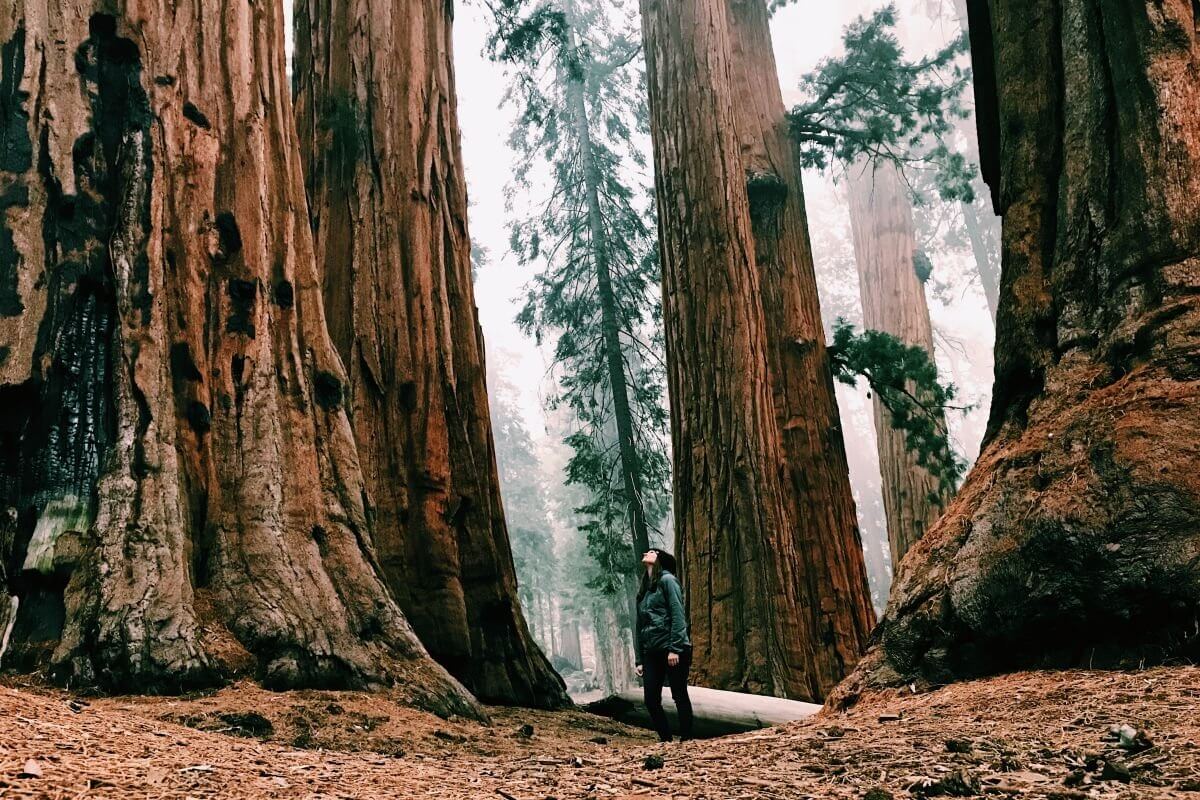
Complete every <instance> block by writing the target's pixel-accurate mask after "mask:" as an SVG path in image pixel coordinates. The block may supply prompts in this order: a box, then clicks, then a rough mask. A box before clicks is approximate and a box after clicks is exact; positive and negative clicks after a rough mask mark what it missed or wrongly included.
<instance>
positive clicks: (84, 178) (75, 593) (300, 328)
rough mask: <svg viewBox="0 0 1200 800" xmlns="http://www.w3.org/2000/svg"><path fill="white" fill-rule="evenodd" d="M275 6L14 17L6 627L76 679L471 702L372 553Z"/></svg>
mask: <svg viewBox="0 0 1200 800" xmlns="http://www.w3.org/2000/svg"><path fill="white" fill-rule="evenodd" d="M282 25H283V9H282V7H281V5H280V4H278V3H275V2H264V3H257V4H247V3H244V2H240V1H239V2H233V1H232V0H175V1H174V2H149V3H133V2H118V3H99V2H96V3H87V2H85V3H83V5H82V6H80V5H70V6H65V5H62V4H58V3H46V2H38V0H18V2H17V5H16V7H15V9H13V11H12V12H9V11H5V12H4V14H3V15H2V16H0V48H2V49H3V57H2V59H0V64H2V67H0V126H2V127H0V130H2V133H0V142H2V143H3V145H4V146H3V147H0V153H3V156H2V163H0V197H2V198H3V200H2V201H0V202H2V203H3V206H4V209H3V226H2V227H0V305H2V306H3V308H2V310H0V315H2V316H0V342H2V344H0V352H2V353H3V356H2V358H0V361H2V363H0V419H2V420H4V422H3V426H4V430H3V448H2V450H3V456H2V462H0V473H2V475H3V478H2V481H0V484H2V486H3V492H4V502H5V503H6V504H7V505H8V506H9V507H11V508H13V509H15V514H16V517H17V519H18V520H19V523H18V533H17V537H16V546H15V548H14V557H13V559H12V560H11V561H10V564H9V566H10V567H15V568H16V571H17V572H18V573H19V575H18V576H17V579H16V583H17V586H16V589H17V594H18V596H19V599H20V601H21V602H20V610H19V612H18V619H17V621H16V626H15V629H14V631H13V637H12V640H11V641H12V649H13V650H14V654H19V655H18V660H20V658H28V659H32V660H36V659H38V658H40V657H48V658H49V659H50V661H51V662H52V665H53V670H54V672H55V673H56V674H57V675H58V676H59V677H60V678H61V679H62V680H64V681H67V682H70V683H71V684H72V685H78V684H100V685H102V686H104V687H107V688H110V689H121V690H137V691H143V692H144V691H174V690H180V689H186V688H190V687H196V686H204V685H211V684H213V683H215V682H217V681H219V680H220V679H222V678H223V677H225V676H227V675H229V674H235V673H238V672H243V671H249V672H253V673H255V674H257V675H258V676H259V677H261V678H262V679H263V680H264V681H265V682H266V683H267V684H268V685H270V686H273V687H280V688H284V687H298V686H334V687H337V686H344V687H365V686H375V685H390V684H392V683H394V682H398V681H399V682H404V683H405V684H406V685H407V686H408V687H409V688H410V689H411V690H412V691H413V693H415V694H419V695H421V696H423V697H424V698H425V701H426V703H427V704H430V705H431V706H432V707H434V708H437V709H440V710H442V711H447V712H449V711H454V712H460V713H475V714H477V713H479V712H478V708H477V707H476V706H475V705H474V701H473V700H472V699H471V698H470V697H469V695H468V694H467V693H466V691H465V690H464V689H463V688H462V686H461V685H459V684H458V683H457V682H456V681H454V680H453V679H452V678H450V676H449V675H447V674H446V673H445V671H444V670H442V669H441V668H440V667H439V666H437V665H436V664H435V663H434V662H433V660H432V659H430V658H429V657H428V655H427V654H426V652H425V650H424V649H423V648H422V647H421V645H420V644H419V642H418V640H417V638H416V636H415V635H414V634H413V632H412V630H411V628H410V627H409V625H408V623H407V622H406V621H405V618H404V616H403V614H402V613H401V611H400V608H399V607H398V606H397V604H396V603H395V602H394V601H393V600H392V598H391V596H390V595H389V593H388V591H387V588H386V587H385V585H384V583H383V580H382V577H381V575H380V572H379V569H378V565H377V561H376V553H375V549H374V545H373V543H372V531H371V524H370V520H369V516H368V514H367V512H366V509H365V508H364V505H363V480H362V473H361V471H360V467H359V461H358V456H357V452H356V448H355V445H354V440H353V437H352V435H351V431H350V426H349V423H348V421H347V417H346V412H345V409H344V399H345V397H346V393H345V379H344V372H343V369H342V364H341V361H340V359H339V358H338V355H337V352H336V350H335V349H334V347H333V345H332V343H331V342H330V339H329V336H328V333H327V332H326V328H325V318H324V310H323V308H322V301H321V295H320V289H319V283H318V276H317V272H316V267H315V262H314V259H313V253H312V240H311V237H310V234H309V227H308V218H307V214H306V213H305V202H304V185H303V180H302V177H301V172H300V154H299V150H298V148H297V143H296V138H295V135H294V133H293V131H294V125H293V118H292V107H291V101H290V98H289V95H288V91H287V84H286V77H285V69H284V46H283V29H282ZM50 651H52V652H50Z"/></svg>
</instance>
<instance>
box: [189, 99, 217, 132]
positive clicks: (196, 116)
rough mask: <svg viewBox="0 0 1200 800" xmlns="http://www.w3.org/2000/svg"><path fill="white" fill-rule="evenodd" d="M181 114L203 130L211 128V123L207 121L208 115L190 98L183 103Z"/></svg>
mask: <svg viewBox="0 0 1200 800" xmlns="http://www.w3.org/2000/svg"><path fill="white" fill-rule="evenodd" d="M183 116H184V117H186V118H187V119H188V120H189V121H191V122H193V123H195V125H196V127H199V128H203V129H204V130H209V129H210V128H212V123H211V122H209V121H208V117H206V116H205V115H204V112H203V111H201V110H200V109H199V108H197V107H196V105H195V104H194V103H192V101H190V100H189V101H187V102H186V103H184V104H183Z"/></svg>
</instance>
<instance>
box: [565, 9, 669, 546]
mask: <svg viewBox="0 0 1200 800" xmlns="http://www.w3.org/2000/svg"><path fill="white" fill-rule="evenodd" d="M570 35H571V46H572V47H574V46H575V32H574V30H572V31H571V32H570ZM583 88H584V87H583V84H582V83H580V82H579V81H572V82H571V84H570V88H569V89H568V92H569V96H570V108H571V112H570V113H571V114H572V116H573V117H574V119H573V120H572V121H573V123H574V125H575V129H576V131H577V135H578V137H579V158H580V160H581V161H582V162H583V165H584V166H583V179H584V187H583V188H584V193H585V195H586V202H587V209H588V232H589V239H590V242H591V249H592V263H593V264H594V266H595V268H596V292H597V295H598V296H599V299H600V318H601V326H600V327H601V330H602V331H603V336H604V358H605V361H606V362H607V366H608V384H609V390H610V391H611V392H612V401H613V420H614V422H615V423H616V427H617V449H618V453H619V456H620V459H621V477H622V483H623V485H624V487H625V494H626V496H627V499H628V504H629V522H630V528H631V530H632V533H633V541H632V544H633V550H634V553H633V556H634V557H635V558H636V557H640V556H641V554H642V553H645V552H646V551H647V550H649V549H650V535H649V533H648V531H647V528H646V509H645V506H644V505H643V503H642V497H643V495H642V480H641V469H640V467H639V465H638V458H637V445H636V442H635V441H634V438H633V413H632V411H631V410H630V407H629V385H628V381H627V379H626V372H625V352H624V348H623V347H622V346H621V322H620V320H619V319H618V316H617V299H616V296H615V295H614V293H613V285H612V269H611V264H610V263H609V245H608V233H607V232H606V231H605V229H604V215H603V214H602V213H601V209H600V183H601V181H600V175H599V173H598V172H597V167H596V159H595V156H594V154H593V151H592V130H591V121H590V120H589V119H588V108H587V103H586V102H585V100H584V96H583ZM635 563H636V561H635Z"/></svg>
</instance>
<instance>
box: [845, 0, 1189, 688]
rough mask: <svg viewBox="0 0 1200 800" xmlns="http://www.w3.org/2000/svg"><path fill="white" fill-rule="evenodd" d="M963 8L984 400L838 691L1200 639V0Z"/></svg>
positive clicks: (1123, 656)
mask: <svg viewBox="0 0 1200 800" xmlns="http://www.w3.org/2000/svg"><path fill="white" fill-rule="evenodd" d="M969 9H970V15H971V16H970V22H971V26H970V28H971V38H972V53H973V60H974V67H975V93H976V100H977V108H978V114H979V128H980V144H981V147H980V152H981V156H982V166H983V172H984V176H985V178H986V179H987V181H988V184H989V185H990V186H991V188H992V193H993V202H994V203H995V204H996V207H997V209H998V210H999V212H1000V213H1001V214H1002V216H1003V251H1002V256H1003V261H1002V263H1003V272H1002V277H1001V285H1000V306H999V312H998V315H997V343H996V387H995V393H994V399H993V403H992V409H991V418H990V422H989V428H988V433H987V436H986V439H985V444H984V450H983V453H982V454H981V456H980V458H979V461H978V462H977V464H976V467H975V469H974V471H973V472H972V473H971V475H970V476H969V477H968V479H967V482H966V484H965V485H964V486H963V488H962V489H961V490H960V492H959V494H958V496H957V498H956V499H955V500H954V501H953V502H952V503H951V505H950V506H949V508H948V509H947V511H946V513H945V515H943V517H942V518H941V520H940V521H939V522H938V524H937V525H935V526H934V528H933V529H932V530H931V531H930V532H929V533H927V534H926V536H925V538H924V539H923V540H922V541H921V542H920V543H919V544H918V545H917V546H916V547H915V548H914V549H913V551H912V552H911V553H910V556H909V558H908V559H907V560H906V561H905V563H904V568H903V569H902V570H901V571H900V574H899V575H898V576H897V580H896V582H895V584H894V587H893V590H892V596H891V601H890V605H889V610H888V616H887V617H886V618H885V620H884V621H883V623H882V626H881V632H880V633H881V640H880V644H879V646H878V647H876V648H875V649H874V651H873V652H872V655H871V656H870V658H869V659H867V660H866V661H865V662H864V665H863V667H862V669H861V671H860V673H859V675H858V678H859V680H857V681H854V682H851V683H850V684H848V685H847V687H846V691H847V692H848V693H849V692H852V690H853V689H854V688H855V687H856V686H859V685H861V684H862V682H864V681H867V682H870V681H894V680H896V679H897V678H903V679H912V678H920V677H923V678H926V679H929V680H933V681H939V682H940V681H945V680H948V679H952V678H956V677H962V676H968V675H973V674H978V673H981V672H986V671H992V670H996V669H1003V668H1011V667H1018V666H1025V665H1030V664H1071V663H1093V664H1097V665H1099V664H1111V663H1120V662H1122V661H1128V662H1131V663H1136V662H1137V661H1138V659H1140V658H1151V659H1154V658H1162V657H1165V656H1169V655H1173V654H1176V655H1188V656H1191V657H1195V656H1196V655H1197V653H1198V651H1200V639H1198V638H1197V634H1196V630H1197V620H1198V617H1200V571H1198V570H1197V566H1196V565H1197V557H1198V554H1200V474H1198V473H1197V470H1196V468H1195V467H1196V464H1197V463H1200V333H1198V331H1200V268H1198V267H1197V264H1200V81H1197V79H1196V76H1197V71H1198V70H1200V35H1198V33H1197V29H1198V27H1200V19H1198V17H1197V9H1196V5H1195V3H1194V2H1188V0H1167V2H1162V3H1153V4H1092V3H1084V2H1065V3H1061V4H1056V5H1054V6H1053V7H1052V8H1050V9H1047V8H1046V7H1045V5H1044V4H1040V3H1036V2H1031V1H1030V0H992V1H991V2H984V1H983V0H973V2H971V3H970V5H969Z"/></svg>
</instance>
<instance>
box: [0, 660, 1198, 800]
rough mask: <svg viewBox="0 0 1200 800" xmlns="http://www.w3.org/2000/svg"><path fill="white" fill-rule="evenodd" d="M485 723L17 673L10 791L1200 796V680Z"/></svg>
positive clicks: (372, 706) (1047, 679) (1048, 680)
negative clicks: (675, 715)
mask: <svg viewBox="0 0 1200 800" xmlns="http://www.w3.org/2000/svg"><path fill="white" fill-rule="evenodd" d="M490 713H491V714H492V725H491V726H490V727H487V726H481V725H479V724H477V723H473V722H465V721H460V720H442V719H439V718H437V717H434V716H432V715H429V714H426V713H423V712H418V711H413V710H411V709H407V708H404V707H401V706H399V705H398V704H396V703H395V702H394V701H392V700H390V699H388V698H387V697H381V696H378V695H364V694H356V693H349V692H290V693H282V694H277V693H271V692H266V691H263V690H262V689H260V688H258V687H256V686H254V685H251V684H240V685H237V686H233V687H230V688H228V689H225V690H223V691H221V692H219V693H216V694H213V695H207V696H196V697H189V698H144V697H118V698H103V699H98V698H88V699H82V698H77V697H74V696H72V695H69V694H66V693H63V692H59V691H55V690H50V689H47V688H45V687H41V686H37V685H33V684H31V683H29V682H28V681H27V680H24V679H19V678H15V677H9V678H7V679H5V680H4V681H3V685H0V797H3V798H27V797H37V798H66V797H72V798H74V797H121V798H216V797H221V798H236V797H245V798H256V799H257V798H275V797H280V798H284V797H286V798H410V797H411V798H418V797H422V798H423V797H429V798H456V799H462V798H493V799H494V798H501V799H502V800H548V799H549V798H555V799H556V800H566V798H625V799H626V800H632V799H633V798H641V799H642V800H655V799H659V800H665V798H711V800H718V799H719V800H731V799H732V798H787V799H788V800H792V799H796V800H799V798H863V799H864V800H887V798H907V797H924V796H929V797H936V796H950V797H954V796H957V797H966V796H984V797H1021V798H1047V799H1051V798H1052V799H1054V800H1076V799H1079V800H1082V799H1083V798H1129V799H1130V800H1133V799H1134V798H1136V799H1137V800H1142V799H1143V798H1148V799H1152V798H1167V797H1171V798H1185V799H1186V798H1188V797H1195V798H1197V800H1200V669H1197V668H1191V667H1177V668H1159V669H1152V670H1146V671H1142V672H1134V673H1113V672H1041V673H1022V674H1017V675H1009V676H1004V677H999V678H993V679H990V680H984V681H976V682H972V683H963V684H958V685H954V686H950V687H946V688H943V689H939V690H937V691H934V692H930V693H927V694H922V695H913V694H911V693H906V694H902V695H895V694H892V695H889V696H882V695H881V696H874V697H870V698H867V699H865V700H863V701H862V702H861V703H859V705H857V706H856V707H855V708H853V709H852V710H851V711H850V712H848V713H845V714H828V713H826V714H822V715H820V716H818V717H816V718H814V719H811V720H807V721H805V722H801V723H795V724H792V725H789V726H787V727H783V728H775V729H769V730H763V731H757V732H754V733H749V734H743V735H740V736H734V737H727V738H723V739H713V740H708V741H697V742H690V743H687V744H672V745H659V744H657V743H654V742H652V741H651V740H650V737H648V736H647V734H646V733H645V732H643V731H638V730H634V729H631V728H626V727H623V726H621V725H618V724H616V723H613V722H611V721H609V720H605V719H602V718H599V717H595V716H591V715H589V714H585V713H582V712H566V713H558V714H554V713H545V712H536V711H527V710H523V709H499V708H494V709H491V710H490ZM1123 725H1124V726H1127V727H1126V728H1125V729H1124V731H1123V735H1124V741H1121V735H1122V734H1121V733H1118V734H1112V733H1110V729H1112V728H1114V727H1118V728H1119V727H1120V726H1123Z"/></svg>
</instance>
